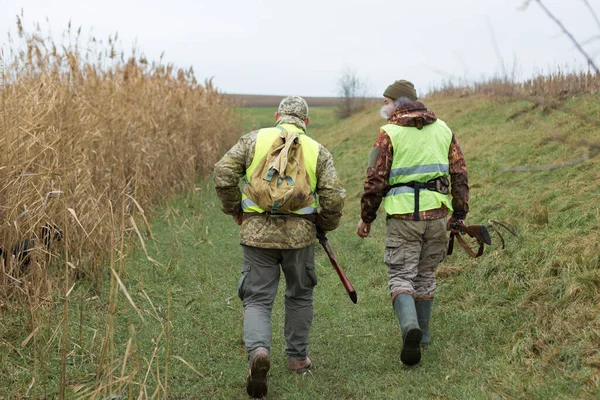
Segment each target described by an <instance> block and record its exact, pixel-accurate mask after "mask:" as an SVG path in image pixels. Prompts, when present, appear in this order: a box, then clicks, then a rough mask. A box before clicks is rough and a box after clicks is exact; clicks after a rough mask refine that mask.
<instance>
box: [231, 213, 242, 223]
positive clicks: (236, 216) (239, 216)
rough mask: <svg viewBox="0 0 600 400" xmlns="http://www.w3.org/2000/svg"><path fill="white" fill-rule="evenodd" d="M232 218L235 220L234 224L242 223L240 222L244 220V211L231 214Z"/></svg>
mask: <svg viewBox="0 0 600 400" xmlns="http://www.w3.org/2000/svg"><path fill="white" fill-rule="evenodd" d="M232 217H233V220H234V221H235V223H236V224H238V225H242V222H243V221H244V213H243V212H242V213H239V214H235V215H232Z"/></svg>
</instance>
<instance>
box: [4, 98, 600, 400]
mask: <svg viewBox="0 0 600 400" xmlns="http://www.w3.org/2000/svg"><path fill="white" fill-rule="evenodd" d="M599 99H600V97H599V96H598V95H584V96H579V97H577V98H573V99H570V100H569V101H567V102H566V103H564V104H563V106H562V107H561V108H559V109H553V108H543V107H539V108H536V107H532V106H533V104H535V103H532V102H529V101H525V100H510V99H508V98H492V97H484V96H467V97H464V98H460V97H445V98H436V99H435V100H431V101H430V102H428V106H430V108H431V109H433V110H434V111H435V112H436V113H437V114H438V115H439V116H440V117H441V118H442V119H444V120H445V121H446V122H447V123H448V124H449V126H450V127H451V128H452V129H453V130H454V131H455V133H456V135H457V138H458V140H459V142H460V144H461V146H462V148H463V151H464V153H465V156H466V159H467V165H468V167H469V177H470V182H471V189H472V192H471V213H470V214H469V217H468V220H467V222H469V223H486V221H487V220H488V219H490V218H494V219H501V220H507V221H510V222H512V223H513V224H514V225H516V226H517V228H518V229H519V234H520V236H519V237H518V238H514V237H506V239H507V248H506V249H505V250H501V249H500V248H499V246H498V237H496V236H493V240H495V241H496V243H495V245H494V246H493V247H491V248H488V249H487V252H486V254H485V255H484V257H482V258H480V259H477V260H473V259H470V258H469V257H468V256H467V255H466V254H465V253H464V252H462V250H461V249H460V248H457V249H456V250H455V254H454V255H453V256H451V257H449V258H447V259H446V261H445V262H444V263H443V264H442V265H441V267H440V269H439V270H438V291H437V298H436V302H435V306H434V312H433V319H432V329H433V343H432V345H431V346H430V347H429V348H428V349H426V350H425V353H424V358H423V362H422V363H421V365H420V366H418V367H416V368H412V369H408V368H405V367H403V366H402V365H401V364H400V362H399V360H398V352H399V349H400V342H401V339H400V332H399V329H398V323H397V321H396V319H395V316H394V314H393V310H392V307H391V304H390V301H389V294H388V292H387V286H386V273H385V266H384V265H383V263H382V258H383V251H384V248H383V238H384V235H385V231H384V223H385V218H384V216H383V215H380V217H379V218H378V219H377V220H376V221H375V223H374V226H373V237H372V238H369V239H367V240H361V239H360V238H358V237H357V236H356V234H355V229H356V223H357V221H358V217H359V198H360V193H361V190H362V187H361V185H362V181H363V179H364V172H365V171H364V170H365V165H366V161H367V155H368V151H369V148H370V147H371V146H372V143H373V141H374V139H375V136H376V134H377V131H378V128H379V126H381V125H382V124H383V123H384V121H383V120H382V119H381V118H380V117H379V115H378V112H377V110H376V109H375V108H374V109H372V110H369V111H367V112H365V113H362V114H360V115H357V116H354V117H352V118H350V119H349V120H347V121H344V122H342V123H338V122H336V121H335V119H334V118H333V109H332V108H330V109H318V108H315V109H313V110H311V113H313V114H312V118H313V123H314V124H313V125H311V126H312V128H311V127H309V134H311V135H313V136H314V137H315V138H316V139H317V140H319V141H320V142H322V143H323V144H324V145H326V146H327V148H328V149H329V150H330V151H331V152H332V153H333V155H334V158H335V164H336V167H337V169H338V171H339V173H340V176H341V178H342V181H343V182H344V184H345V186H346V189H347V192H348V201H347V207H346V211H345V216H344V218H343V221H342V224H341V226H340V228H339V229H338V230H337V231H335V232H333V233H331V234H330V235H329V237H330V241H331V244H332V247H333V248H334V251H335V252H336V254H337V256H338V258H339V261H340V263H341V264H342V266H343V267H344V269H345V270H346V272H347V274H348V276H349V277H350V279H351V280H352V282H353V284H354V286H355V287H356V289H357V292H358V296H359V302H358V304H357V305H353V304H352V303H350V301H349V300H348V298H347V296H346V294H345V292H344V290H343V288H342V286H341V284H340V283H339V281H338V278H337V276H336V275H335V272H334V271H333V269H332V268H331V266H330V265H329V262H328V260H327V258H326V256H325V255H324V254H323V252H322V251H320V250H318V251H317V274H318V279H319V285H318V286H317V289H316V292H315V320H314V328H313V331H312V334H311V345H310V352H311V357H312V358H313V361H314V365H315V368H314V370H313V372H312V373H310V374H304V375H294V374H290V373H288V372H287V371H286V370H285V362H286V360H285V356H284V353H283V349H284V343H283V337H282V330H283V304H282V299H283V293H282V292H281V291H280V293H279V295H278V298H277V302H276V305H275V309H274V313H273V330H274V331H273V332H274V334H273V362H272V371H271V380H270V389H269V391H270V398H277V399H301V398H318V399H341V398H352V399H389V398H407V397H410V398H450V399H466V398H468V399H490V398H491V399H517V398H536V399H544V398H564V399H567V398H568V399H571V398H578V399H588V398H589V399H592V398H597V397H598V396H600V350H599V349H600V321H599V320H598V318H597V316H598V315H599V313H600V306H599V305H598V302H597V299H598V298H599V296H600V258H599V254H600V229H599V226H598V219H599V217H600V208H599V206H598V204H597V202H596V201H595V199H598V198H600V172H599V171H600V168H598V159H597V158H594V157H593V155H594V153H593V150H594V148H593V143H594V142H597V141H598V135H597V134H596V133H595V132H596V128H595V126H593V124H592V123H591V122H590V120H588V119H586V118H583V117H582V116H583V115H585V116H587V117H588V118H597V117H598V115H600V108H599V106H598V104H599V101H598V100H599ZM274 111H275V110H274V109H269V108H258V109H253V108H248V109H243V110H240V111H239V112H240V113H241V116H242V117H243V119H244V127H243V129H242V132H247V131H250V130H252V129H254V128H257V127H260V126H263V124H266V125H270V124H272V118H273V116H272V115H273V113H274ZM586 143H589V145H586ZM580 158H581V159H582V160H581V162H579V163H576V164H575V165H572V166H568V167H563V168H555V169H548V170H541V171H534V170H535V169H536V168H538V169H539V168H549V167H552V166H554V167H557V166H560V165H561V164H562V163H569V162H571V161H573V160H574V159H580ZM515 168H526V169H527V168H529V169H531V170H532V171H531V172H512V170H513V169H515ZM154 215H155V216H156V218H155V219H154V223H153V225H152V227H153V232H154V236H155V237H156V242H153V241H149V242H148V245H147V248H148V252H149V253H150V255H151V256H152V257H153V258H155V259H156V261H158V263H153V262H150V261H148V259H147V257H146V256H145V254H144V252H143V251H141V250H138V251H136V253H135V254H131V255H130V256H129V257H128V258H127V259H126V260H124V263H123V267H122V270H121V273H120V276H121V278H122V283H123V288H124V289H126V290H127V296H125V295H124V294H123V293H124V292H123V290H124V289H120V293H119V294H118V296H117V293H116V292H115V291H112V292H111V291H109V290H108V288H106V287H105V289H104V290H103V291H102V292H101V293H99V294H98V297H97V296H96V294H95V293H94V292H93V291H91V290H90V288H89V285H87V284H86V283H85V281H83V282H80V283H78V284H77V285H76V287H75V288H74V289H73V291H72V292H71V293H70V299H71V303H72V305H71V308H70V314H69V321H71V322H70V325H69V336H68V341H67V343H68V346H67V349H66V350H67V358H66V359H67V365H66V368H67V370H66V371H67V376H68V386H67V390H68V393H69V394H70V395H72V396H73V397H83V398H88V397H94V398H104V397H105V396H106V395H107V394H108V393H112V394H119V395H121V396H123V397H131V398H137V396H138V394H139V393H140V392H141V393H142V397H143V398H159V397H162V396H163V394H164V393H168V394H169V397H170V398H177V399H185V398H190V399H191V398H214V399H244V398H247V397H246V395H245V392H244V383H245V376H246V373H247V364H246V361H245V352H244V348H243V343H242V340H241V339H242V312H243V310H242V305H241V302H240V301H239V299H238V298H237V295H236V283H237V280H238V277H239V270H240V265H241V251H240V248H239V245H238V244H237V239H238V228H237V226H236V225H235V224H234V223H233V221H231V218H229V217H227V216H225V215H223V214H222V213H220V211H219V202H218V199H217V197H216V195H215V194H214V189H213V187H212V184H211V183H210V181H204V180H203V181H201V182H200V183H199V184H198V185H197V187H196V189H195V190H189V191H186V192H185V193H184V194H182V195H181V196H180V197H179V198H178V199H177V200H176V201H174V202H172V203H168V204H167V205H165V206H164V207H162V208H160V209H158V210H155V212H154ZM153 243H154V244H153ZM111 287H112V286H111ZM281 289H282V287H281V286H280V290H281ZM109 307H110V308H109ZM107 309H109V310H111V312H110V313H107ZM35 315H36V318H38V319H36V321H38V325H37V327H38V328H39V330H37V331H36V332H37V333H36V334H35V335H33V336H31V335H30V332H31V331H30V330H29V328H28V326H27V324H28V321H29V312H28V311H25V310H24V311H21V312H16V311H15V312H11V313H10V314H8V313H7V314H5V317H4V319H3V321H2V324H1V325H0V326H1V329H2V331H1V332H0V335H1V337H2V338H3V341H4V343H3V344H4V345H5V346H4V347H3V349H2V350H0V361H1V363H0V368H1V369H0V371H1V373H0V387H2V388H8V392H7V393H6V394H4V397H5V398H7V399H8V398H15V397H17V398H18V397H26V396H32V393H33V392H34V391H36V393H37V395H38V396H40V395H48V396H49V397H53V396H54V394H56V393H57V391H58V387H59V382H58V378H57V377H56V374H55V373H54V371H56V370H58V368H59V367H60V360H61V355H60V349H61V347H60V343H59V342H60V336H61V335H58V337H57V335H56V333H55V330H54V329H55V328H56V327H58V326H60V320H61V318H62V310H61V308H60V307H58V308H48V309H40V310H36V311H35ZM109 328H110V329H109ZM36 341H37V347H35V343H36ZM36 348H39V351H37V352H36V351H35V350H34V349H36ZM34 375H35V377H36V379H35V382H34V380H33V377H34ZM0 397H2V395H0Z"/></svg>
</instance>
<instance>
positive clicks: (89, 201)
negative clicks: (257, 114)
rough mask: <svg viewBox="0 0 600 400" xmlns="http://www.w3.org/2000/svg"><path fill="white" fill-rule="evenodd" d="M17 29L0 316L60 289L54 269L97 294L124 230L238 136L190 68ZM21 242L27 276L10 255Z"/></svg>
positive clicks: (8, 55) (11, 61)
mask: <svg viewBox="0 0 600 400" xmlns="http://www.w3.org/2000/svg"><path fill="white" fill-rule="evenodd" d="M17 28H18V37H17V38H9V41H8V48H5V49H4V51H3V53H2V65H3V69H2V71H0V72H1V78H2V86H0V102H1V103H2V111H1V112H0V131H1V133H0V149H1V151H0V222H1V225H0V246H1V247H2V250H3V252H4V255H5V257H4V258H5V260H4V261H5V262H3V263H1V265H0V268H1V270H0V308H2V307H3V306H4V307H5V308H10V307H11V306H14V305H18V304H20V302H21V301H22V300H23V299H27V298H28V297H29V298H31V299H34V300H32V301H35V302H37V301H40V300H43V299H47V300H50V299H52V297H53V295H54V294H55V293H58V291H57V288H58V287H59V286H58V284H64V281H65V280H66V278H67V277H66V276H64V273H63V270H61V269H60V268H58V267H57V266H58V265H63V266H64V265H66V268H67V272H68V273H67V275H71V277H72V278H80V277H84V276H85V277H89V278H91V279H92V280H94V281H96V282H101V280H102V279H103V276H104V275H102V272H103V271H104V270H105V268H106V266H107V265H108V264H113V263H110V262H109V260H108V258H109V255H110V253H111V251H112V252H118V254H117V255H116V256H117V257H119V260H118V264H119V266H120V265H121V263H122V258H123V257H124V254H123V253H122V249H123V244H122V243H120V246H119V248H114V245H115V244H117V243H119V242H117V240H118V239H116V238H119V239H122V237H123V236H125V235H127V237H129V235H130V234H131V232H132V231H133V228H132V226H130V224H131V222H129V221H133V224H135V220H136V219H137V220H138V221H144V222H145V221H146V217H145V216H144V215H143V214H144V212H143V210H144V209H146V208H147V207H149V206H152V205H155V204H157V202H159V201H160V200H162V199H164V198H165V196H167V195H169V194H170V193H174V192H176V191H178V190H182V189H186V188H189V187H190V186H191V185H193V183H194V180H195V179H196V177H197V176H198V174H205V173H207V172H208V171H209V170H210V169H211V167H212V165H213V163H214V162H215V161H216V160H217V157H218V156H219V155H220V154H222V152H223V151H224V150H225V149H226V148H227V147H228V146H229V145H231V144H232V142H233V141H234V140H235V139H236V133H237V132H236V129H235V126H234V122H235V121H234V117H233V114H232V109H231V107H230V105H229V102H228V101H227V100H226V99H225V98H224V96H223V95H221V94H220V93H219V92H218V91H217V90H216V89H215V88H214V87H213V85H212V83H211V82H210V81H207V82H205V83H204V84H199V83H198V82H197V81H196V78H195V77H194V73H193V71H192V69H191V68H190V69H187V70H184V69H177V68H175V67H174V66H173V65H170V64H164V63H162V62H152V63H150V62H149V61H148V60H146V59H145V58H144V57H143V56H138V55H137V54H136V51H135V50H134V51H132V53H131V55H129V56H126V55H125V53H124V52H122V51H120V50H119V49H118V47H117V37H116V35H115V36H113V37H109V39H108V43H107V44H103V43H102V42H100V41H98V40H96V39H95V38H91V39H90V40H89V42H88V43H87V45H85V46H83V45H82V44H81V43H80V42H81V41H82V40H81V37H80V36H81V35H80V31H81V29H79V30H78V31H77V32H76V33H75V32H72V30H71V26H70V25H69V29H68V31H67V32H66V34H65V35H64V37H65V38H66V41H67V44H64V45H58V44H56V43H54V42H53V41H52V39H51V38H46V37H44V36H43V35H42V32H41V30H40V28H39V27H38V28H37V29H35V30H34V31H33V33H28V32H27V31H26V30H25V29H23V23H22V17H20V18H18V22H17ZM121 204H122V205H123V206H122V207H120V206H116V207H115V205H121ZM113 208H114V210H115V211H116V210H118V211H116V213H117V214H116V215H115V213H114V212H113ZM121 208H123V209H122V210H121ZM123 214H125V215H133V217H134V218H131V219H130V218H123ZM119 217H120V218H119ZM117 218H119V219H120V220H121V226H114V224H113V223H112V222H111V221H112V220H113V219H115V220H117V221H118V219H117ZM47 224H48V226H51V227H52V232H51V233H50V234H47V235H46V236H45V237H46V239H52V240H47V244H48V245H47V246H46V245H45V243H44V237H43V235H42V233H43V232H42V231H41V229H42V227H43V226H45V225H47ZM117 225H118V224H117ZM146 225H147V223H146ZM67 231H68V233H69V237H68V240H67V238H65V237H64V235H65V234H66V232H67ZM135 231H136V232H137V233H138V235H139V237H140V238H141V237H142V234H140V232H139V230H138V229H137V226H135ZM136 236H137V235H136ZM24 239H29V240H30V241H29V242H28V243H27V245H28V246H29V247H33V250H32V251H31V252H30V253H29V256H30V258H31V262H30V263H29V265H24V263H23V262H19V259H18V258H17V257H14V256H13V255H12V249H13V248H14V247H15V245H17V244H18V243H22V241H23V240H24ZM60 239H62V243H59V240H60ZM67 247H68V248H67ZM111 248H112V250H111ZM66 254H68V255H69V257H68V259H67V258H66ZM113 262H114V261H113ZM53 266H56V267H53ZM63 269H64V267H63ZM123 273H124V271H123V270H122V269H121V268H120V267H119V274H120V275H121V274H123ZM25 283H27V285H26V284H25ZM26 292H29V293H26ZM65 322H66V321H65Z"/></svg>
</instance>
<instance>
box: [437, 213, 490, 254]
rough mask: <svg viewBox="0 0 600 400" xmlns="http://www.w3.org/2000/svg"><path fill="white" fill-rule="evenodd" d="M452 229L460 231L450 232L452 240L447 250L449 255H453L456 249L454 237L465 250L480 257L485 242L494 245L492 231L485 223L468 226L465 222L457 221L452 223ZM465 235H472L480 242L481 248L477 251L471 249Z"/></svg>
mask: <svg viewBox="0 0 600 400" xmlns="http://www.w3.org/2000/svg"><path fill="white" fill-rule="evenodd" d="M452 229H455V230H457V231H458V233H455V232H451V233H450V242H449V243H448V252H447V254H448V255H451V254H452V250H453V249H454V238H456V239H457V240H458V244H460V245H461V246H462V248H463V249H465V251H466V252H467V253H469V255H470V256H471V257H480V256H481V255H482V254H483V248H484V244H487V245H488V246H491V245H492V238H491V237H490V233H489V232H488V230H487V228H486V227H485V226H483V225H468V226H467V225H465V224H462V223H458V222H455V223H454V224H453V225H452ZM464 235H469V236H470V237H472V238H475V239H476V240H477V243H478V244H479V249H478V250H477V253H475V252H474V251H473V250H471V248H470V247H469V245H468V244H467V243H465V241H464V239H463V238H462V236H464Z"/></svg>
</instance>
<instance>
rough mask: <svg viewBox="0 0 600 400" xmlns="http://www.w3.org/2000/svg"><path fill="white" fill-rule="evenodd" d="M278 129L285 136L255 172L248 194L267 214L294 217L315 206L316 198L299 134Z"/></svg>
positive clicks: (280, 136) (245, 191) (277, 140)
mask: <svg viewBox="0 0 600 400" xmlns="http://www.w3.org/2000/svg"><path fill="white" fill-rule="evenodd" d="M278 128H279V129H281V130H282V132H281V134H280V135H279V136H278V137H277V139H275V141H273V143H272V144H271V147H270V149H269V151H268V152H267V154H266V155H265V156H264V157H263V158H262V159H261V160H260V162H259V163H258V165H257V166H256V168H255V170H254V171H253V172H252V174H251V176H250V184H249V185H247V186H246V188H245V189H244V194H245V195H246V196H248V198H249V199H250V200H252V201H253V202H254V203H256V205H258V206H259V207H260V208H262V209H263V210H265V211H266V212H269V213H271V214H290V213H291V212H293V211H298V210H300V209H302V208H304V207H307V206H309V205H311V204H312V203H313V202H314V201H315V197H314V195H313V193H312V189H311V185H310V178H309V176H308V171H307V170H306V167H305V165H304V154H303V152H302V145H301V144H300V138H299V134H298V133H295V132H288V131H286V130H284V129H283V128H281V127H278Z"/></svg>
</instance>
